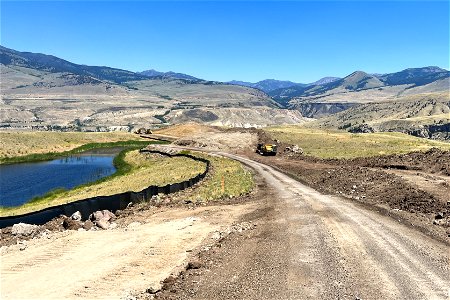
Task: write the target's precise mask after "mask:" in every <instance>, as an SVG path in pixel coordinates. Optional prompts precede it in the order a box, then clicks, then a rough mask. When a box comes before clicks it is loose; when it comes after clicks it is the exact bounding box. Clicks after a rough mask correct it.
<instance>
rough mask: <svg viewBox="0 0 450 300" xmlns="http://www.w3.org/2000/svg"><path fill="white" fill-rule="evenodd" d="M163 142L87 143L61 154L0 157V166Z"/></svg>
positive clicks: (140, 146)
mask: <svg viewBox="0 0 450 300" xmlns="http://www.w3.org/2000/svg"><path fill="white" fill-rule="evenodd" d="M163 143H165V142H160V141H134V140H131V141H118V142H107V143H89V144H85V145H82V146H79V147H77V148H75V149H72V150H67V151H62V152H49V153H33V154H28V155H24V156H15V157H0V164H15V163H24V162H36V161H45V160H52V159H55V158H59V157H64V156H69V155H72V154H77V153H81V152H85V151H88V150H93V149H99V148H112V147H124V148H143V147H145V146H148V145H150V144H163Z"/></svg>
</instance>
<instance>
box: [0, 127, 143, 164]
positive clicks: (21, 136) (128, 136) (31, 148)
mask: <svg viewBox="0 0 450 300" xmlns="http://www.w3.org/2000/svg"><path fill="white" fill-rule="evenodd" d="M130 140H140V141H143V140H144V139H142V138H141V137H139V135H136V134H133V133H125V132H52V131H3V132H0V158H2V157H15V156H24V155H28V154H33V153H50V152H62V151H67V150H72V149H74V148H76V147H79V146H82V145H85V144H89V143H107V142H117V141H130Z"/></svg>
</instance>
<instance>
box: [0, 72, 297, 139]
mask: <svg viewBox="0 0 450 300" xmlns="http://www.w3.org/2000/svg"><path fill="white" fill-rule="evenodd" d="M0 71H1V74H2V83H1V86H2V95H1V97H2V101H1V102H0V125H2V126H3V127H4V128H7V129H8V128H9V129H11V128H16V129H34V130H36V129H41V130H49V129H52V130H72V131H73V130H80V129H81V130H83V131H132V130H133V129H135V128H139V127H151V126H157V125H161V124H165V123H167V122H168V120H165V118H164V116H166V115H168V114H169V113H170V112H171V111H176V110H180V109H182V110H183V112H184V113H185V117H184V118H183V120H184V121H185V120H198V119H199V118H198V116H197V111H196V110H195V109H196V108H198V107H205V106H207V107H209V108H214V109H216V110H218V111H220V110H221V109H222V107H243V108H250V107H257V108H264V109H266V110H269V111H270V110H271V109H274V108H277V107H278V105H277V104H276V103H275V102H274V101H273V100H272V99H270V98H269V97H268V96H267V95H266V94H264V93H263V92H261V91H259V90H256V89H252V88H248V87H241V86H236V85H228V84H221V83H217V82H207V81H189V80H181V79H173V78H163V79H152V80H141V81H129V82H125V83H123V84H121V85H119V84H115V83H111V82H108V81H102V80H98V79H95V78H93V77H89V76H81V75H73V74H70V73H49V72H46V71H39V70H35V69H29V68H24V67H18V66H8V67H7V66H4V65H1V70H0ZM224 114H225V115H226V112H225V113H224ZM262 114H267V112H265V110H263V112H262ZM272 114H276V115H280V116H281V115H283V114H284V112H283V111H281V112H280V111H277V110H274V112H273V113H272ZM210 115H211V116H212V118H213V119H215V118H216V117H215V114H213V113H211V114H210ZM203 117H204V116H202V117H200V120H201V119H202V118H203ZM300 117H301V116H297V117H296V118H300ZM254 118H259V120H258V119H255V120H254V121H252V120H251V119H250V120H248V121H245V120H244V119H242V117H241V119H239V121H237V123H245V122H249V123H250V124H251V123H257V122H259V121H261V117H258V114H256V115H255V116H254ZM280 118H281V119H283V118H285V119H286V120H288V121H289V123H295V122H296V120H295V118H292V117H291V116H290V115H289V114H286V115H285V116H284V117H282V116H281V117H280ZM169 119H170V118H169ZM283 120H284V119H283ZM173 121H177V120H176V119H174V120H173ZM221 121H223V122H225V120H223V119H222V120H221ZM233 122H235V121H233ZM235 123H236V122H235ZM272 123H273V121H272V122H271V124H272Z"/></svg>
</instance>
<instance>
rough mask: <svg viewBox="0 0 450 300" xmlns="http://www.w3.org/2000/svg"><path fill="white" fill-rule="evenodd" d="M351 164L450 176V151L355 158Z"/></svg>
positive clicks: (436, 149) (434, 150)
mask: <svg viewBox="0 0 450 300" xmlns="http://www.w3.org/2000/svg"><path fill="white" fill-rule="evenodd" d="M353 163H355V164H358V165H361V166H366V167H377V168H392V169H401V170H421V171H425V172H429V173H436V174H442V175H445V176H450V151H442V150H440V149H438V148H431V149H430V150H428V151H426V152H411V153H407V154H400V155H398V154H396V155H386V156H377V157H371V158H357V159H354V160H353Z"/></svg>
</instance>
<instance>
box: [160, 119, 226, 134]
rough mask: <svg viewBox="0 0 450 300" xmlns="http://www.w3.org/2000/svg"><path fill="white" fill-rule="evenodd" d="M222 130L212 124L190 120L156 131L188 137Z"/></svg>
mask: <svg viewBox="0 0 450 300" xmlns="http://www.w3.org/2000/svg"><path fill="white" fill-rule="evenodd" d="M219 131H220V130H219V129H217V128H214V127H211V126H206V125H202V124H199V123H194V122H188V123H184V124H179V125H174V126H170V127H167V128H164V129H159V130H157V131H155V132H154V133H157V134H164V135H170V136H174V137H179V138H181V137H187V136H192V135H199V134H206V133H210V132H219Z"/></svg>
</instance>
